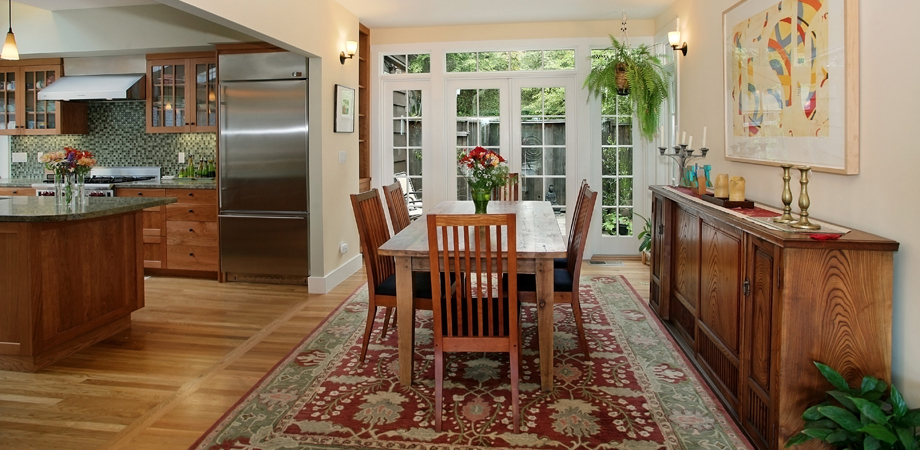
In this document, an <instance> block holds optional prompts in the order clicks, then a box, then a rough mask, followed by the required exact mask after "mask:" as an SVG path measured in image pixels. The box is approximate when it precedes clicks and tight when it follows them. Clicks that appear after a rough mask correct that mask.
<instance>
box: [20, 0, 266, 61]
mask: <svg viewBox="0 0 920 450" xmlns="http://www.w3.org/2000/svg"><path fill="white" fill-rule="evenodd" d="M4 20H5V19H4ZM4 23H5V22H4ZM13 32H15V33H16V43H17V44H18V45H19V52H20V54H21V55H22V57H23V58H37V57H42V56H54V57H61V56H72V55H80V56H92V55H116V54H121V55H143V54H145V53H148V52H163V51H172V50H190V49H197V48H206V47H207V46H208V45H209V44H217V43H227V42H239V41H243V42H245V41H251V40H252V38H250V37H248V36H246V35H245V34H242V33H239V32H236V31H233V30H231V29H229V28H226V27H222V26H219V25H216V24H214V23H211V22H208V21H206V20H202V19H199V18H198V17H195V16H192V15H190V14H186V13H183V12H182V11H178V10H176V9H173V8H170V7H168V6H164V5H142V6H125V7H118V8H94V9H75V10H66V11H57V12H51V11H47V10H44V9H39V8H34V7H31V6H28V5H23V4H20V3H13Z"/></svg>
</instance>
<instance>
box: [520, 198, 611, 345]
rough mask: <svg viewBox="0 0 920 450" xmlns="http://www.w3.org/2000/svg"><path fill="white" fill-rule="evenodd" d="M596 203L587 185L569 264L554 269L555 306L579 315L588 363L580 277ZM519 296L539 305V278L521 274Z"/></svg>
mask: <svg viewBox="0 0 920 450" xmlns="http://www.w3.org/2000/svg"><path fill="white" fill-rule="evenodd" d="M596 200H597V192H595V191H592V190H591V188H590V187H587V186H585V187H584V188H583V189H582V192H581V195H579V197H578V204H577V205H576V208H577V211H578V212H577V213H576V214H575V216H574V217H573V218H572V222H573V227H572V228H573V229H574V230H573V233H572V234H573V237H572V241H571V243H570V244H569V246H568V248H566V258H567V265H566V267H563V268H554V269H553V303H554V304H555V303H568V304H570V305H572V314H574V315H575V326H576V328H577V329H578V342H579V344H581V348H582V351H583V352H584V354H585V359H586V360H589V359H591V356H590V352H589V351H588V339H587V337H586V336H585V326H584V323H583V320H582V317H581V302H580V301H579V291H578V287H579V283H578V277H579V276H581V258H582V256H583V255H584V254H585V243H586V242H587V241H588V230H589V229H590V228H591V216H592V214H593V212H594V203H595V201H596ZM509 277H510V275H509ZM518 296H519V297H520V300H521V302H522V303H536V302H537V279H536V276H535V275H533V274H520V275H518Z"/></svg>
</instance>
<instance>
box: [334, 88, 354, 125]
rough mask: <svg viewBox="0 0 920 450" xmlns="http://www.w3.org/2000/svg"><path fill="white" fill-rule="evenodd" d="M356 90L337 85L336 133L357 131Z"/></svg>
mask: <svg viewBox="0 0 920 450" xmlns="http://www.w3.org/2000/svg"><path fill="white" fill-rule="evenodd" d="M355 106H357V105H355V90H354V89H353V88H350V87H345V86H342V85H341V84H337V85H335V130H333V131H334V132H336V133H354V132H355Z"/></svg>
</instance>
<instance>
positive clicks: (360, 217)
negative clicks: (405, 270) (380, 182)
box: [351, 188, 396, 287]
mask: <svg viewBox="0 0 920 450" xmlns="http://www.w3.org/2000/svg"><path fill="white" fill-rule="evenodd" d="M351 205H352V209H354V212H355V222H357V224H358V235H359V236H360V238H361V251H362V253H363V254H364V265H365V267H366V271H367V282H368V285H369V286H372V287H373V286H377V285H378V284H380V283H381V282H382V281H383V280H386V279H387V278H389V277H390V276H391V275H393V274H394V273H396V263H395V261H394V260H393V257H391V256H383V255H379V254H378V253H377V249H378V248H379V247H380V246H381V245H383V244H384V243H385V242H386V241H388V240H390V228H389V227H388V226H387V223H386V216H385V215H384V213H383V204H382V203H381V200H380V194H379V193H378V192H377V189H376V188H375V189H371V190H369V191H367V192H362V193H360V194H352V195H351Z"/></svg>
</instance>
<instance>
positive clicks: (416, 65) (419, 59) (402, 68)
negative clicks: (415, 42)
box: [383, 53, 431, 74]
mask: <svg viewBox="0 0 920 450" xmlns="http://www.w3.org/2000/svg"><path fill="white" fill-rule="evenodd" d="M430 72H431V54H429V53H410V54H405V55H383V73H386V74H399V73H430Z"/></svg>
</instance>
